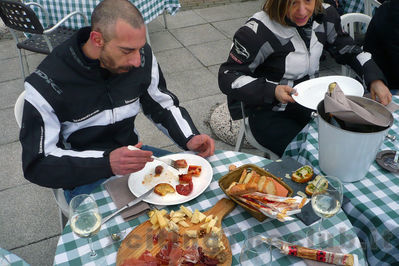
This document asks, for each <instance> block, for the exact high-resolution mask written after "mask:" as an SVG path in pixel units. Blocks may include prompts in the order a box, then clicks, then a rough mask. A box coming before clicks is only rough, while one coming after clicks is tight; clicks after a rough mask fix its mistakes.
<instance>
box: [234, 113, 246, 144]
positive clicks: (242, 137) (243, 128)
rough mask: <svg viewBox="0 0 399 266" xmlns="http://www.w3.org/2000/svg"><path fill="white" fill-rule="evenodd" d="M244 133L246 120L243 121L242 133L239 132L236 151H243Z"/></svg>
mask: <svg viewBox="0 0 399 266" xmlns="http://www.w3.org/2000/svg"><path fill="white" fill-rule="evenodd" d="M244 132H245V124H244V119H242V120H241V126H240V131H239V132H238V135H237V141H236V146H235V148H234V151H240V150H241V145H242V142H243V141H244Z"/></svg>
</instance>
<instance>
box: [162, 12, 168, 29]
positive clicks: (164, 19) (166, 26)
mask: <svg viewBox="0 0 399 266" xmlns="http://www.w3.org/2000/svg"><path fill="white" fill-rule="evenodd" d="M162 16H163V22H164V23H165V29H168V24H167V21H166V14H165V10H164V11H163V12H162Z"/></svg>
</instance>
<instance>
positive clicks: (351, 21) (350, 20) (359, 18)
mask: <svg viewBox="0 0 399 266" xmlns="http://www.w3.org/2000/svg"><path fill="white" fill-rule="evenodd" d="M370 21H371V17H370V16H368V15H365V14H362V13H347V14H344V15H342V16H341V26H342V29H343V30H344V31H345V32H347V33H348V34H349V35H350V36H351V37H352V38H355V23H364V24H365V25H366V27H368V25H369V24H370Z"/></svg>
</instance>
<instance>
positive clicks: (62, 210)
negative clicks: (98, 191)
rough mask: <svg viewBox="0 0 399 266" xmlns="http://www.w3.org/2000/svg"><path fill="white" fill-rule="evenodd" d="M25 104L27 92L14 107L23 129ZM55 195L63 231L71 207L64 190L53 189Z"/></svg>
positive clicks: (15, 114) (20, 96) (18, 122)
mask: <svg viewBox="0 0 399 266" xmlns="http://www.w3.org/2000/svg"><path fill="white" fill-rule="evenodd" d="M24 103H25V91H23V92H22V93H21V94H20V95H19V96H18V99H17V101H16V102H15V105H14V116H15V120H16V121H17V124H18V126H19V127H20V128H21V124H22V114H23V110H24ZM52 191H53V194H54V199H55V201H56V202H57V205H58V209H59V217H60V225H61V231H62V230H63V229H64V227H65V225H66V223H67V221H68V217H69V206H68V203H67V202H66V199H65V195H64V190H63V189H61V188H59V189H52Z"/></svg>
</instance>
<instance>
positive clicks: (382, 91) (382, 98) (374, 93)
mask: <svg viewBox="0 0 399 266" xmlns="http://www.w3.org/2000/svg"><path fill="white" fill-rule="evenodd" d="M370 92H371V98H372V99H373V100H376V97H378V100H379V102H380V103H382V104H383V105H388V104H389V103H390V102H391V101H392V94H391V92H390V91H389V89H388V87H387V86H385V84H384V82H382V81H381V80H374V81H373V82H371V84H370Z"/></svg>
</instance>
